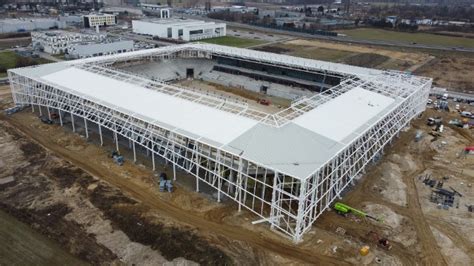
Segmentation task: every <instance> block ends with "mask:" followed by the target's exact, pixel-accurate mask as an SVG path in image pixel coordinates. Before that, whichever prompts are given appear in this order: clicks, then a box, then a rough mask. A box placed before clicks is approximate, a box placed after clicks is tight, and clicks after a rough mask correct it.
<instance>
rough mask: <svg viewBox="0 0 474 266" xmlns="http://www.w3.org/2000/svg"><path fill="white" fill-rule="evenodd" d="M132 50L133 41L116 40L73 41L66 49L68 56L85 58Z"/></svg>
mask: <svg viewBox="0 0 474 266" xmlns="http://www.w3.org/2000/svg"><path fill="white" fill-rule="evenodd" d="M130 51H133V41H130V40H117V41H105V42H100V43H96V42H90V43H74V44H72V45H71V48H70V50H69V51H68V56H67V57H68V58H74V59H76V58H86V57H94V56H101V55H111V54H120V53H125V52H130Z"/></svg>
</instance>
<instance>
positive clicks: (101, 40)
mask: <svg viewBox="0 0 474 266" xmlns="http://www.w3.org/2000/svg"><path fill="white" fill-rule="evenodd" d="M31 42H32V45H33V48H34V49H37V50H42V51H44V52H46V53H48V54H53V55H57V54H65V55H66V56H67V57H68V58H85V57H93V56H100V55H109V54H117V53H124V52H129V51H132V50H133V41H122V40H111V39H107V35H105V34H97V33H95V32H92V33H79V32H68V31H60V30H56V31H45V32H32V33H31Z"/></svg>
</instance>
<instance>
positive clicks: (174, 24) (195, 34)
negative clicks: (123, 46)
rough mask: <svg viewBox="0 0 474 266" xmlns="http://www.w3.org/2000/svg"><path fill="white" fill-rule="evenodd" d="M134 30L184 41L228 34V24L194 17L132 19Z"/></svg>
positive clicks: (139, 32)
mask: <svg viewBox="0 0 474 266" xmlns="http://www.w3.org/2000/svg"><path fill="white" fill-rule="evenodd" d="M132 27H133V32H134V33H138V34H145V35H151V36H157V37H159V38H168V39H176V40H184V41H196V40H202V39H209V38H215V37H221V36H226V24H225V23H215V22H206V21H201V20H193V19H157V20H132Z"/></svg>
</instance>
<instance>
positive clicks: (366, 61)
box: [343, 53, 390, 68]
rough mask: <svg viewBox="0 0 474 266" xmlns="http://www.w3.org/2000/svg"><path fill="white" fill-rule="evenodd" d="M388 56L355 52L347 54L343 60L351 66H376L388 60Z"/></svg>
mask: <svg viewBox="0 0 474 266" xmlns="http://www.w3.org/2000/svg"><path fill="white" fill-rule="evenodd" d="M389 59H390V57H388V56H385V55H380V54H374V53H362V54H356V55H353V56H349V57H346V58H344V60H343V62H344V63H346V64H349V65H353V66H361V67H370V68H373V67H376V66H378V65H381V64H382V63H384V62H385V61H387V60H389Z"/></svg>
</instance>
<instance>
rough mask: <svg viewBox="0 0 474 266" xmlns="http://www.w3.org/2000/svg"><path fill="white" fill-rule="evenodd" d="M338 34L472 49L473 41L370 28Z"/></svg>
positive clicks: (355, 37) (365, 38) (364, 38)
mask: <svg viewBox="0 0 474 266" xmlns="http://www.w3.org/2000/svg"><path fill="white" fill-rule="evenodd" d="M338 32H339V33H343V34H346V35H348V36H350V37H352V38H354V39H359V40H382V41H399V42H406V43H413V42H416V43H418V44H430V45H441V46H447V47H466V48H474V39H470V38H463V37H450V36H442V35H435V34H429V33H408V32H397V31H388V30H382V29H371V28H359V29H353V30H341V31H338Z"/></svg>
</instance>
